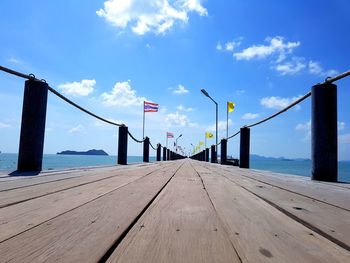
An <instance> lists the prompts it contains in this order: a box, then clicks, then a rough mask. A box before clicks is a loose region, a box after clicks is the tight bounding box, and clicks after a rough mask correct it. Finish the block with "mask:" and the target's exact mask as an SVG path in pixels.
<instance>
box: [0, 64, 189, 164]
mask: <svg viewBox="0 0 350 263" xmlns="http://www.w3.org/2000/svg"><path fill="white" fill-rule="evenodd" d="M0 71H3V72H5V73H8V74H11V75H14V76H17V77H20V78H24V79H27V80H30V81H28V82H26V84H25V92H24V94H25V95H24V98H25V99H24V103H23V112H22V124H21V137H20V149H19V157H21V158H22V159H23V160H22V159H20V158H19V161H18V166H17V168H18V171H40V170H41V169H42V155H43V145H44V134H45V120H46V106H47V92H48V91H50V92H51V93H53V94H54V95H56V96H57V97H59V98H60V99H62V100H63V101H65V102H67V103H68V104H70V105H72V106H74V107H75V108H77V109H79V110H80V111H82V112H84V113H86V114H88V115H90V116H92V117H94V118H96V119H98V120H100V121H102V122H105V123H108V124H110V125H114V126H118V127H119V136H118V164H123V165H124V164H127V159H128V158H127V157H128V156H127V148H128V147H127V145H128V137H129V136H130V138H131V139H133V140H134V141H135V142H136V143H143V161H144V162H149V146H151V147H152V148H153V149H154V150H156V151H157V161H160V160H161V156H160V155H161V148H159V149H157V148H158V147H157V148H155V147H154V146H153V145H152V143H151V142H150V141H149V138H148V137H146V138H144V139H143V140H138V139H137V138H135V136H133V135H132V133H131V132H130V131H129V130H128V127H127V126H126V125H125V124H123V123H116V122H113V121H110V120H108V119H106V118H103V117H101V116H99V115H97V114H95V113H93V112H91V111H89V110H87V109H85V108H84V107H82V106H80V105H78V104H77V103H75V102H73V101H71V100H70V99H68V98H67V97H65V96H64V95H62V94H61V93H60V92H58V91H57V90H56V89H54V88H52V87H50V86H49V85H48V83H47V82H46V81H45V80H44V79H38V78H36V77H35V75H34V74H24V73H21V72H18V71H15V70H13V69H10V68H7V67H3V66H0ZM34 127H35V129H36V130H35V132H34V131H33V129H34ZM33 134H34V135H35V136H33ZM144 142H146V143H144ZM162 148H163V150H165V149H166V148H165V147H162ZM166 150H167V151H163V160H177V159H182V158H184V156H181V155H179V154H177V153H174V152H172V151H170V150H169V149H166ZM33 152H37V153H40V154H37V155H33ZM164 152H166V154H164ZM165 155H166V156H165ZM27 160H30V162H28V161H27Z"/></svg>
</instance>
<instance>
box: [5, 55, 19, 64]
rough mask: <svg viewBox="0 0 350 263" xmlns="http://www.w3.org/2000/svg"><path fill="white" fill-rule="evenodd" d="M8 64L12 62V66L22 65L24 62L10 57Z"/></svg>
mask: <svg viewBox="0 0 350 263" xmlns="http://www.w3.org/2000/svg"><path fill="white" fill-rule="evenodd" d="M7 62H10V63H12V64H22V61H20V60H19V59H17V58H15V57H10V58H9V59H8V60H7Z"/></svg>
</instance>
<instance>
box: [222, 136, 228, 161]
mask: <svg viewBox="0 0 350 263" xmlns="http://www.w3.org/2000/svg"><path fill="white" fill-rule="evenodd" d="M221 164H227V140H226V139H222V140H221Z"/></svg>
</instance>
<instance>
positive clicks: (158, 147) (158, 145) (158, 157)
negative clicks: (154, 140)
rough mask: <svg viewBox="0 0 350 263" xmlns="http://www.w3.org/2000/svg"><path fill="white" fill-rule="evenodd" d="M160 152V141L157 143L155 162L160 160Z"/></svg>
mask: <svg viewBox="0 0 350 263" xmlns="http://www.w3.org/2000/svg"><path fill="white" fill-rule="evenodd" d="M161 152H162V145H160V143H158V144H157V162H160V160H161V156H160V155H161Z"/></svg>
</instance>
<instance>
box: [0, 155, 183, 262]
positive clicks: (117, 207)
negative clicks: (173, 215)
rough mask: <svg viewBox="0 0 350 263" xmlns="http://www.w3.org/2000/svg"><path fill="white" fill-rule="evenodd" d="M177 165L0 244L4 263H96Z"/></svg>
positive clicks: (171, 174) (177, 163) (172, 173)
mask: <svg viewBox="0 0 350 263" xmlns="http://www.w3.org/2000/svg"><path fill="white" fill-rule="evenodd" d="M181 164H182V162H174V163H173V164H172V165H171V166H170V167H169V166H168V167H166V168H162V169H160V170H158V171H156V172H154V173H152V174H151V175H148V176H146V177H143V178H141V179H140V180H136V181H134V182H132V183H130V184H128V185H127V186H125V187H121V188H119V189H118V190H116V191H113V192H111V193H109V194H107V195H104V196H102V197H101V198H98V199H96V200H94V201H92V202H89V203H87V204H85V205H83V206H80V207H78V208H76V209H74V210H72V211H70V212H68V213H65V214H62V215H60V216H58V217H56V218H53V219H51V220H49V221H46V222H45V223H43V224H41V225H38V226H37V227H35V228H32V229H30V230H28V231H25V232H23V233H21V234H20V235H18V236H15V237H13V238H10V239H8V240H6V241H4V242H1V243H0V255H1V258H2V261H5V262H7V261H11V262H54V261H61V262H96V261H98V260H100V259H101V257H102V256H104V254H105V253H106V252H107V251H108V249H109V248H110V247H111V246H112V245H113V244H114V243H115V242H116V241H117V240H118V238H120V236H121V235H122V234H123V232H124V231H126V230H127V229H128V227H129V226H130V224H131V223H132V222H133V221H134V220H135V219H136V218H137V217H138V216H139V214H140V213H141V212H142V211H143V209H145V207H146V206H147V205H148V204H149V203H150V202H151V201H152V200H153V198H154V197H155V196H156V195H157V193H158V192H159V191H160V189H161V188H162V187H163V186H164V185H165V184H166V183H167V182H168V180H170V178H172V176H173V175H174V173H175V171H176V170H177V169H178V168H179V167H180V166H181Z"/></svg>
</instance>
